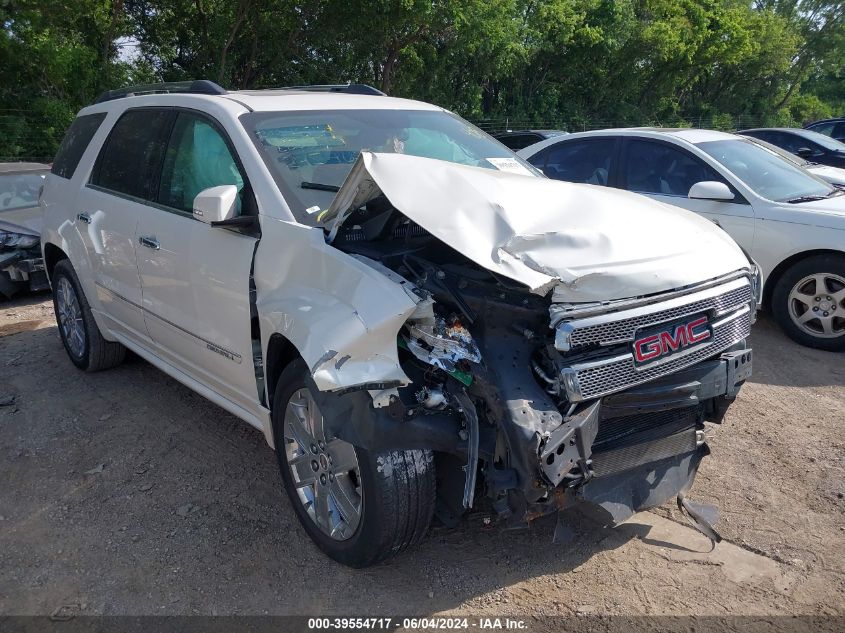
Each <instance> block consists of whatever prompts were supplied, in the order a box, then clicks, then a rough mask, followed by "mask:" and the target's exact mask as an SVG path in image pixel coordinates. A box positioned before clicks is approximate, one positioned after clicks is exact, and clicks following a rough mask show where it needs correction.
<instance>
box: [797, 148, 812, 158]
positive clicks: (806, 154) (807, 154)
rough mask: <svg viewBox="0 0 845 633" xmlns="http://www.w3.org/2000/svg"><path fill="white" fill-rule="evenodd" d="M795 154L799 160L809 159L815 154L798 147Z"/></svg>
mask: <svg viewBox="0 0 845 633" xmlns="http://www.w3.org/2000/svg"><path fill="white" fill-rule="evenodd" d="M795 153H796V154H798V155H799V156H800V157H801V158H809V157H810V156H812V155H813V154H815V152H814V151H813V150H811V149H810V148H809V147H799V148H798V151H797V152H795Z"/></svg>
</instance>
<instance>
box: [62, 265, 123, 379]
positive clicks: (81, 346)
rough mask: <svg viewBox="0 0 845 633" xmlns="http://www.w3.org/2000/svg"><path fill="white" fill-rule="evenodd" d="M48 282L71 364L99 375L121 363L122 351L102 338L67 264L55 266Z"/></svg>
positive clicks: (77, 280) (115, 344)
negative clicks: (101, 371) (100, 372)
mask: <svg viewBox="0 0 845 633" xmlns="http://www.w3.org/2000/svg"><path fill="white" fill-rule="evenodd" d="M52 282H53V283H52V286H53V308H54V310H55V312H56V322H57V323H58V325H59V336H61V339H62V343H63V344H64V346H65V351H67V354H68V356H69V357H70V360H71V361H72V362H73V364H74V365H76V366H77V367H79V369H83V370H85V371H100V370H103V369H109V368H111V367H114V366H115V365H119V364H120V363H121V362H123V359H124V358H125V356H126V348H125V347H124V346H123V345H121V344H120V343H113V342H111V341H107V340H106V339H104V338H103V335H102V334H101V333H100V328H98V327H97V322H96V321H94V315H93V314H92V313H91V307H90V306H89V305H88V300H87V299H86V298H85V294H84V293H83V292H82V288H81V287H80V285H79V279H78V278H77V276H76V272H75V271H74V270H73V266H71V264H70V261H69V260H67V259H63V260H61V261H60V262H59V263H58V264H56V267H55V268H54V269H53V279H52Z"/></svg>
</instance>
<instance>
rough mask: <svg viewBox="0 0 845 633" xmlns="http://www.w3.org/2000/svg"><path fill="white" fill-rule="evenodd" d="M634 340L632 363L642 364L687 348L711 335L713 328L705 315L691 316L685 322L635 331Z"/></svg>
mask: <svg viewBox="0 0 845 633" xmlns="http://www.w3.org/2000/svg"><path fill="white" fill-rule="evenodd" d="M636 336H637V338H636V340H635V341H634V345H633V347H634V363H635V364H637V365H642V364H644V363H649V362H652V361H655V360H657V359H658V358H665V357H667V356H671V355H672V354H675V353H676V352H680V351H682V350H685V349H688V348H690V347H693V346H695V345H698V344H699V343H703V342H704V341H706V340H708V339H710V338H711V337H712V336H713V328H712V327H711V326H710V320H709V319H708V318H707V315H706V314H705V315H700V316H696V317H693V319H692V320H691V321H687V322H685V323H672V324H663V325H658V326H656V327H654V328H648V330H645V331H642V332H637V333H636Z"/></svg>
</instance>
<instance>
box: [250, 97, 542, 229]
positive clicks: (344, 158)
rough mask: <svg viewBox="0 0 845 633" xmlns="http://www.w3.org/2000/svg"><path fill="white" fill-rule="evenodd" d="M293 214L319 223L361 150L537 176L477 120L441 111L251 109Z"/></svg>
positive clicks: (257, 138)
mask: <svg viewBox="0 0 845 633" xmlns="http://www.w3.org/2000/svg"><path fill="white" fill-rule="evenodd" d="M241 122H242V123H243V125H244V126H245V127H246V129H247V131H248V132H249V134H250V137H251V138H252V140H253V142H254V143H255V145H256V147H258V149H259V151H260V153H261V156H262V158H263V159H264V162H265V163H266V164H267V165H268V167H269V168H270V172H271V173H272V174H273V178H274V179H275V181H276V184H277V185H278V186H279V189H281V191H282V194H283V195H284V196H285V199H286V200H287V201H288V204H289V205H290V207H291V211H293V213H294V215H295V216H296V217H297V219H298V220H300V221H301V222H304V223H306V224H312V225H313V224H316V220H315V219H314V218H315V216H316V215H317V211H320V210H325V209H326V208H328V206H329V204H330V203H331V201H332V199H333V198H334V196H335V193H336V192H337V189H338V187H339V186H340V185H341V184H342V183H343V180H344V179H345V178H346V175H347V174H348V173H349V170H350V169H351V168H352V165H353V164H354V163H355V160H356V159H357V158H358V154H359V153H360V152H361V150H369V151H373V152H389V153H400V154H411V155H413V156H421V157H423V158H436V159H440V160H445V161H449V162H452V163H458V164H461V165H473V166H476V167H484V168H487V169H501V170H509V171H519V172H521V173H528V174H533V175H536V174H537V172H536V171H535V170H534V168H533V167H531V166H530V165H529V164H528V163H526V162H525V161H523V160H522V159H521V158H518V157H517V156H516V154H514V153H513V152H511V151H510V150H508V149H507V148H506V147H505V146H504V145H502V144H501V143H499V142H498V141H496V140H494V139H493V138H491V137H490V136H488V135H487V134H485V133H484V132H482V131H481V130H479V129H478V128H477V127H475V126H474V125H471V124H469V123H467V122H466V121H464V120H463V119H461V118H459V117H457V116H455V115H453V114H450V113H448V112H443V111H427V110H326V111H307V112H252V113H250V114H245V115H243V116H242V117H241Z"/></svg>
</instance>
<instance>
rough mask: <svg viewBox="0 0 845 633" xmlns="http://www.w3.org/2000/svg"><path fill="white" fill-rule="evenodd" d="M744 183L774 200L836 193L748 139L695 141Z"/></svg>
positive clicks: (823, 182)
mask: <svg viewBox="0 0 845 633" xmlns="http://www.w3.org/2000/svg"><path fill="white" fill-rule="evenodd" d="M698 147H700V148H701V149H702V150H703V151H705V152H706V153H708V154H709V155H710V156H712V157H713V158H715V159H716V160H717V161H719V162H720V163H721V164H722V165H723V166H725V167H726V168H727V169H729V170H730V171H731V172H733V174H734V175H735V176H736V177H737V178H739V179H740V180H742V181H743V182H744V183H745V184H746V185H748V186H749V187H750V188H751V189H752V190H753V191H754V193H756V194H757V195H758V196H762V197H763V198H768V199H769V200H774V201H776V202H790V201H794V202H803V201H804V199H805V198H813V199H819V198H827V197H828V196H831V195H833V194H834V193H836V192H837V190H836V189H835V188H834V187H831V186H830V185H829V184H827V183H826V182H825V181H824V180H822V179H820V178H817V177H816V176H813V175H812V174H810V173H809V172H807V171H805V170H803V169H801V168H800V167H798V166H796V165H794V164H792V163H791V162H789V161H787V160H785V159H783V158H781V156H780V155H778V154H776V153H774V152H771V151H769V150H767V149H764V148H763V147H760V146H759V145H756V144H755V143H752V142H751V141H746V140H730V141H708V142H706V143H698Z"/></svg>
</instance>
